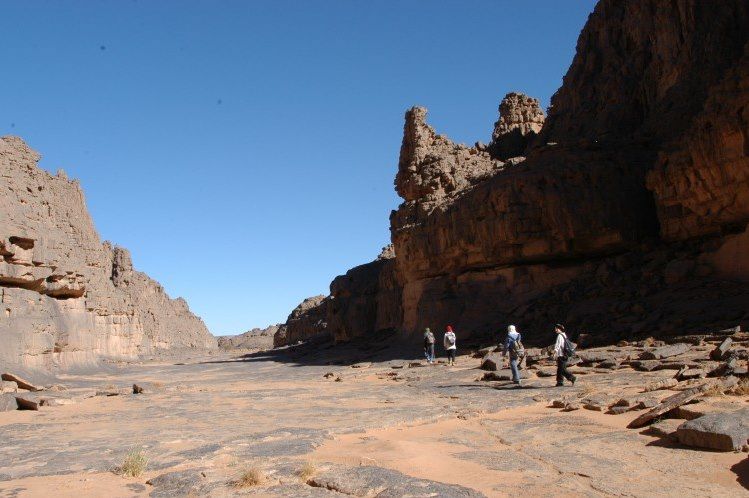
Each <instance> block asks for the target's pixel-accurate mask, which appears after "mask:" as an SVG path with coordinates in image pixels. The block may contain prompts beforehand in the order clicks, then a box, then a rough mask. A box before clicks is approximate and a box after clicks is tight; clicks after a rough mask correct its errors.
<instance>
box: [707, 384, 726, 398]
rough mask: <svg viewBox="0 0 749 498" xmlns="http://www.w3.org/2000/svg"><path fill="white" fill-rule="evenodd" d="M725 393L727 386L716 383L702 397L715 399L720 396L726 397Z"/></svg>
mask: <svg viewBox="0 0 749 498" xmlns="http://www.w3.org/2000/svg"><path fill="white" fill-rule="evenodd" d="M725 392H726V388H725V386H723V385H722V384H721V383H720V382H716V383H714V384H713V385H711V386H710V387H708V388H707V390H706V391H705V392H704V393H703V394H702V396H703V397H705V398H714V397H718V396H724V395H725Z"/></svg>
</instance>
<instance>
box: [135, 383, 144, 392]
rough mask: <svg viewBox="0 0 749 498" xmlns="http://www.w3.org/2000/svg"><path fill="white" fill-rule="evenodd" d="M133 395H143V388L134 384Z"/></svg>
mask: <svg viewBox="0 0 749 498" xmlns="http://www.w3.org/2000/svg"><path fill="white" fill-rule="evenodd" d="M133 394H143V388H142V387H141V386H139V385H138V384H133Z"/></svg>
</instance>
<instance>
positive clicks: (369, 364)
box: [351, 361, 421, 368]
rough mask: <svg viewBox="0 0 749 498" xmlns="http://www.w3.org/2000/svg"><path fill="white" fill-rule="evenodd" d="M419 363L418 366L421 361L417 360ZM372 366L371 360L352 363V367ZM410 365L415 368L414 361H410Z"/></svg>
mask: <svg viewBox="0 0 749 498" xmlns="http://www.w3.org/2000/svg"><path fill="white" fill-rule="evenodd" d="M417 364H418V366H421V364H420V363H418V362H417ZM371 366H372V363H371V362H369V361H363V362H360V363H354V364H353V365H351V368H369V367H371ZM408 366H409V368H413V366H414V363H409V364H408Z"/></svg>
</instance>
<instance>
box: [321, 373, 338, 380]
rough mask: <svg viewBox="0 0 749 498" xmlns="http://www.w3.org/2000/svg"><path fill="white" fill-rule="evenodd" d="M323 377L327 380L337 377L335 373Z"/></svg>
mask: <svg viewBox="0 0 749 498" xmlns="http://www.w3.org/2000/svg"><path fill="white" fill-rule="evenodd" d="M323 377H325V378H326V379H331V378H333V377H335V374H334V373H333V372H328V373H326V374H325V375H323Z"/></svg>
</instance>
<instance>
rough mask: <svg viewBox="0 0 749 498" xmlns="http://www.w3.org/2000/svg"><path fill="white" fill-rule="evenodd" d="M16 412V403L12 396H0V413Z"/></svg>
mask: <svg viewBox="0 0 749 498" xmlns="http://www.w3.org/2000/svg"><path fill="white" fill-rule="evenodd" d="M11 410H18V402H17V401H16V397H15V396H13V395H12V394H0V412H7V411H11Z"/></svg>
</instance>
